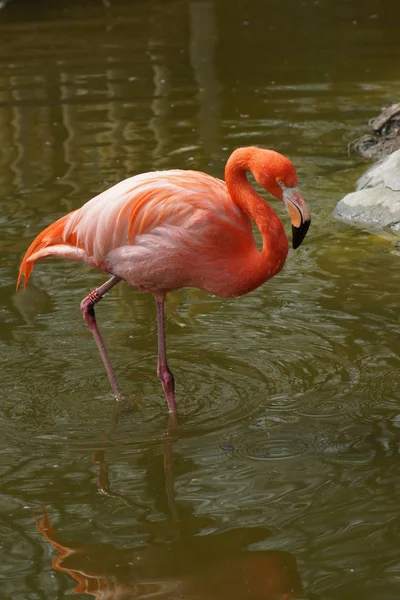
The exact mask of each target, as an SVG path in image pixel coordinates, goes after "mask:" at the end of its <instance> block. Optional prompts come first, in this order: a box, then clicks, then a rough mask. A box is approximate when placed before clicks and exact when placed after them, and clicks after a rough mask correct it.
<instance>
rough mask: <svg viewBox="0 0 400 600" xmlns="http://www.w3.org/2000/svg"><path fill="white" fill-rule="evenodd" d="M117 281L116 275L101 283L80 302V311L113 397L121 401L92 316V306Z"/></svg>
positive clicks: (101, 339)
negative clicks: (103, 368)
mask: <svg viewBox="0 0 400 600" xmlns="http://www.w3.org/2000/svg"><path fill="white" fill-rule="evenodd" d="M119 281H121V277H117V276H116V275H114V276H113V277H111V279H109V280H108V281H106V283H103V285H101V286H100V287H98V288H96V289H95V290H93V292H90V294H89V295H88V296H86V298H84V299H83V300H82V302H81V311H82V314H83V318H84V319H85V321H86V323H87V324H88V325H89V329H90V331H91V332H92V334H93V337H94V339H95V342H96V344H97V347H98V349H99V352H100V356H101V359H102V361H103V364H104V366H105V368H106V371H107V375H108V379H109V380H110V383H111V387H112V389H113V392H114V396H115V397H116V398H117V400H122V396H121V392H120V389H119V386H118V383H117V378H116V376H115V373H114V370H113V368H112V366H111V362H110V358H109V356H108V352H107V350H106V347H105V345H104V342H103V338H102V337H101V335H100V331H99V329H98V327H97V323H96V316H95V314H94V305H95V304H96V303H97V302H100V300H101V299H102V298H103V296H104V295H105V294H106V293H107V292H108V291H109V290H111V288H112V287H114V285H116V284H117V283H118V282H119Z"/></svg>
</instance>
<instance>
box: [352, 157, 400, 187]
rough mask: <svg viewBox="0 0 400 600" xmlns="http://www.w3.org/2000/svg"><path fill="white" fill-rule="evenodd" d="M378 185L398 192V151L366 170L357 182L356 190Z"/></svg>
mask: <svg viewBox="0 0 400 600" xmlns="http://www.w3.org/2000/svg"><path fill="white" fill-rule="evenodd" d="M378 185H384V186H386V187H388V188H390V189H391V190H396V191H400V150H396V152H392V154H389V156H387V157H386V158H384V159H383V160H381V161H380V162H378V163H377V164H376V165H374V166H373V167H371V168H370V169H368V171H366V173H364V175H362V176H361V177H360V179H359V180H358V182H357V187H356V190H363V189H366V188H372V187H376V186H378Z"/></svg>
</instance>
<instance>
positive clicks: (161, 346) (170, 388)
mask: <svg viewBox="0 0 400 600" xmlns="http://www.w3.org/2000/svg"><path fill="white" fill-rule="evenodd" d="M164 301H165V297H164V296H157V297H156V304H157V327H158V365H157V375H158V377H159V379H160V381H161V385H162V386H163V389H164V392H165V395H166V397H167V402H168V409H169V412H170V413H172V414H176V404H175V383H174V376H173V375H172V373H171V371H170V370H169V367H168V363H167V354H166V347H165V318H164Z"/></svg>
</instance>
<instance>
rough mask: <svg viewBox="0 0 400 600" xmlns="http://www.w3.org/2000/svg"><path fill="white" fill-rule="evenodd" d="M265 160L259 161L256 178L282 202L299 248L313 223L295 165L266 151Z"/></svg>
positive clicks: (276, 154) (254, 172)
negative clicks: (300, 187) (299, 186)
mask: <svg viewBox="0 0 400 600" xmlns="http://www.w3.org/2000/svg"><path fill="white" fill-rule="evenodd" d="M262 152H263V153H265V156H264V160H262V161H260V160H257V163H256V167H255V169H254V170H253V169H252V171H253V174H254V177H255V179H256V181H257V183H259V184H260V185H261V186H262V187H263V188H264V189H265V190H266V191H267V192H269V193H270V194H272V195H273V196H275V198H278V200H281V201H282V202H283V203H284V204H285V206H286V209H287V211H288V213H289V217H290V220H291V221H292V245H293V248H298V247H299V246H300V244H301V242H302V241H303V240H304V238H305V236H306V233H307V231H308V228H309V227H310V223H311V214H310V210H309V208H308V206H307V204H306V202H305V201H304V200H303V198H302V196H301V194H300V191H299V189H298V187H297V186H298V179H297V173H296V169H295V168H294V165H293V163H292V162H291V161H290V160H289V159H288V158H286V156H283V155H282V154H279V153H278V152H274V151H272V150H264V151H262Z"/></svg>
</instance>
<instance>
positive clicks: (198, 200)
mask: <svg viewBox="0 0 400 600" xmlns="http://www.w3.org/2000/svg"><path fill="white" fill-rule="evenodd" d="M247 169H250V170H251V171H252V172H253V174H254V176H255V178H256V180H257V181H258V182H259V183H260V184H261V185H262V186H263V187H265V189H267V190H268V191H270V192H271V193H272V194H273V195H275V196H276V197H278V198H279V199H283V200H284V202H285V204H286V205H287V208H288V211H289V214H290V216H291V219H292V224H293V227H294V231H295V230H296V231H301V232H302V233H301V238H300V242H301V240H302V239H303V237H304V235H305V233H306V231H307V229H308V225H309V221H310V217H309V213H308V209H307V206H306V204H305V203H304V201H303V200H302V198H301V196H300V194H299V193H298V191H297V188H296V185H297V175H296V172H295V170H294V167H293V165H292V163H291V162H290V161H289V160H288V159H287V158H285V157H284V156H282V155H280V154H278V153H276V152H273V151H270V150H262V149H258V148H242V149H239V150H236V151H235V152H234V153H233V154H232V155H231V157H230V159H229V161H228V163H227V167H226V171H225V179H226V182H224V181H222V180H220V179H216V178H214V177H211V176H210V175H207V174H205V173H201V172H198V171H183V170H169V171H161V172H151V173H144V174H141V175H136V176H134V177H131V178H129V179H126V180H124V181H122V182H120V183H118V184H117V185H115V186H113V187H112V188H110V189H108V190H106V191H104V192H103V193H101V194H99V195H98V196H96V197H95V198H93V199H92V200H89V201H88V202H87V203H86V204H84V205H83V206H82V207H81V208H80V209H78V210H75V211H73V212H71V213H69V214H68V215H65V216H64V217H62V218H61V219H59V220H58V221H56V222H55V223H53V224H52V225H49V227H47V228H46V229H45V230H44V231H42V232H41V233H40V234H39V235H38V236H37V237H36V239H35V240H34V241H33V242H32V244H31V245H30V247H29V248H28V250H27V252H26V254H25V257H24V259H23V261H22V263H21V267H20V272H19V277H18V282H17V287H18V285H19V284H20V281H21V278H22V276H24V286H26V284H27V282H28V280H29V277H30V274H31V271H32V269H33V265H34V263H35V262H36V261H37V260H40V259H43V258H47V257H59V258H66V259H69V260H75V261H79V262H85V263H87V264H89V265H91V266H93V267H97V268H99V269H102V270H103V271H105V272H107V273H110V274H112V275H113V279H112V280H110V282H111V283H110V284H107V287H106V288H105V287H103V286H102V288H99V290H101V293H99V290H97V292H96V294H95V295H93V294H94V292H93V294H92V296H90V295H89V296H88V298H87V299H86V300H87V303H86V305H85V307H83V308H82V309H83V310H84V308H85V310H86V313H85V310H84V316H85V319H86V320H87V322H88V324H89V326H90V327H91V329H92V331H93V333H94V335H95V337H96V335H97V334H98V336H99V338H98V339H97V338H96V341H97V343H98V344H100V345H101V344H103V342H102V340H101V338H100V334H99V333H98V330H97V325H96V323H95V320H94V311H93V305H94V303H95V302H97V301H98V300H99V299H100V298H101V297H102V295H104V293H105V291H108V289H110V287H112V286H113V285H115V283H117V282H118V281H120V280H121V279H123V280H125V281H127V282H128V283H129V284H131V285H133V286H135V287H137V288H139V289H140V290H143V291H148V292H151V293H152V294H153V295H154V296H155V297H156V300H157V302H158V304H157V307H158V312H159V317H160V315H161V313H162V319H161V317H160V318H159V329H160V328H161V329H162V330H163V328H164V323H163V302H164V298H165V295H166V294H167V293H168V292H170V291H171V290H174V289H178V288H181V287H197V288H201V289H204V290H206V291H208V292H210V293H212V294H214V295H217V296H240V295H242V294H245V293H247V292H249V291H251V290H254V289H255V288H257V287H258V286H260V285H261V284H262V283H264V282H265V281H266V280H267V279H269V278H270V277H272V276H273V275H275V274H276V273H278V272H279V271H280V270H281V269H282V267H283V265H284V262H285V260H286V257H287V253H288V241H287V237H286V234H285V231H284V228H283V225H282V223H281V221H280V220H279V218H278V217H277V215H276V213H275V212H274V211H273V210H272V208H271V207H270V206H269V204H267V203H266V202H265V201H264V200H263V199H262V198H261V197H260V196H259V195H258V194H257V193H256V192H255V190H254V189H253V188H252V187H251V186H250V184H249V183H248V181H247V178H246V170H247ZM288 190H289V192H290V193H289V192H288ZM285 194H286V195H285ZM252 221H255V222H256V224H257V226H258V227H259V230H260V232H261V236H262V239H263V249H262V250H261V251H259V250H258V248H257V245H256V243H255V239H254V236H253V231H252ZM300 242H299V243H300ZM104 285H106V284H104ZM89 304H90V306H91V308H90V307H89ZM161 305H162V306H161ZM91 311H92V312H93V315H92V314H91ZM160 311H161V312H160ZM89 313H90V314H89ZM92 317H93V321H92V320H91V319H92ZM95 330H96V332H97V333H95ZM99 340H101V343H100V342H99ZM159 342H160V339H159ZM161 342H163V340H161ZM103 346H104V344H103ZM99 348H100V346H99ZM100 351H101V352H102V349H101V348H100ZM104 352H105V349H104ZM164 354H165V343H164ZM102 357H103V361H105V364H106V361H107V360H108V356H107V355H106V354H105V355H103V354H102ZM160 360H161V359H160V356H159V374H160ZM161 363H163V364H164V363H165V364H164V367H165V369H164V370H166V372H167V373H169V375H170V376H171V378H172V374H171V373H170V371H169V369H168V367H167V364H166V357H165V356H164V357H162V360H161ZM106 369H107V372H108V374H109V377H111V376H110V370H111V372H112V369H111V365H109V367H108V366H107V365H106ZM161 371H163V368H161ZM169 375H168V377H167V379H168V378H169ZM114 378H115V376H114ZM110 380H111V378H110ZM114 383H115V386H116V381H115V382H114ZM112 385H113V382H112ZM163 385H164V384H163ZM113 387H114V385H113ZM164 387H165V386H164ZM172 387H173V379H172ZM116 389H117V388H114V391H115V390H116ZM118 392H119V390H118ZM117 395H118V394H117ZM167 396H168V394H167Z"/></svg>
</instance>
